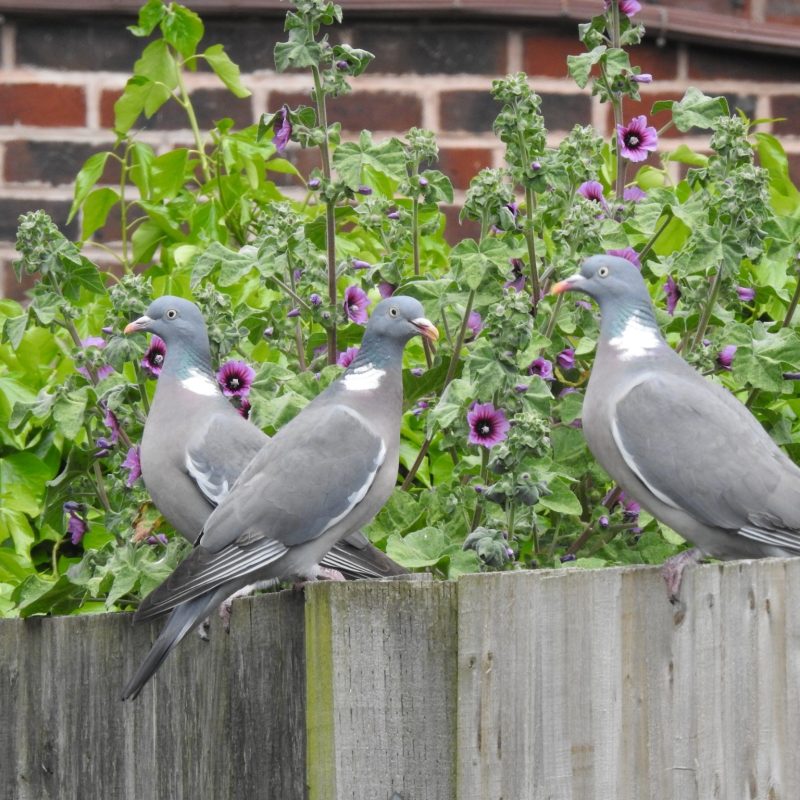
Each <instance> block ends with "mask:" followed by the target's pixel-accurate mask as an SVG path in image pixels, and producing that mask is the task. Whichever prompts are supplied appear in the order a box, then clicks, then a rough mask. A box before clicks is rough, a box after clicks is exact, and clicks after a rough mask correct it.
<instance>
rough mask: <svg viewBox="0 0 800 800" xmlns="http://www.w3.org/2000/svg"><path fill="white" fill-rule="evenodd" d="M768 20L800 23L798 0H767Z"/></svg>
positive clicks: (791, 23) (792, 23)
mask: <svg viewBox="0 0 800 800" xmlns="http://www.w3.org/2000/svg"><path fill="white" fill-rule="evenodd" d="M767 21H768V22H778V23H782V24H784V25H786V24H787V23H788V24H789V25H800V6H798V5H797V0H767Z"/></svg>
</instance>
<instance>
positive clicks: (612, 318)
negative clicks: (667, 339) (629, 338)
mask: <svg viewBox="0 0 800 800" xmlns="http://www.w3.org/2000/svg"><path fill="white" fill-rule="evenodd" d="M603 306H606V307H603ZM600 314H601V316H602V319H601V321H600V332H601V334H602V335H603V337H604V338H607V339H613V338H615V337H617V336H621V335H622V334H623V333H624V331H625V329H626V327H627V326H628V325H629V323H630V322H631V321H633V320H636V322H638V323H639V324H640V325H641V326H642V327H644V328H650V329H652V330H653V331H655V333H656V334H657V335H658V337H659V338H663V337H662V336H661V330H660V329H659V327H658V323H657V322H656V317H655V313H654V312H653V305H652V303H651V302H650V301H649V299H648V300H647V301H646V302H645V301H636V300H629V301H619V300H613V301H611V302H609V303H605V304H603V305H601V307H600Z"/></svg>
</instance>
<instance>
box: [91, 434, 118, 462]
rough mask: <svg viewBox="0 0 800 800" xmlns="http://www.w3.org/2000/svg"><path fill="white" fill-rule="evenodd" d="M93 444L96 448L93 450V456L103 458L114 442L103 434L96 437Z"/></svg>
mask: <svg viewBox="0 0 800 800" xmlns="http://www.w3.org/2000/svg"><path fill="white" fill-rule="evenodd" d="M94 446H95V448H96V449H95V451H94V457H95V458H105V457H106V456H107V455H108V454H109V453H110V452H111V448H112V447H113V446H114V443H113V442H112V441H111V440H110V439H107V438H106V437H105V436H99V437H98V438H97V439H95V443H94Z"/></svg>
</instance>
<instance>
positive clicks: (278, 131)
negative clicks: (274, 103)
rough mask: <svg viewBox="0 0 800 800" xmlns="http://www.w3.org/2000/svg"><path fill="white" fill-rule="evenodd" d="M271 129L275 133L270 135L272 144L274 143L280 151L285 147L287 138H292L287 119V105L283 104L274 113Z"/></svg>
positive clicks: (290, 127)
mask: <svg viewBox="0 0 800 800" xmlns="http://www.w3.org/2000/svg"><path fill="white" fill-rule="evenodd" d="M272 130H273V132H274V134H275V135H274V136H273V137H272V144H274V145H275V149H276V150H277V151H278V152H279V153H282V152H283V151H284V150H285V149H286V145H287V144H289V140H290V139H291V138H292V123H291V121H290V120H289V106H283V108H281V110H280V111H279V112H278V113H277V114H276V115H275V118H274V119H273V121H272Z"/></svg>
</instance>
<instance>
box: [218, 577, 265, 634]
mask: <svg viewBox="0 0 800 800" xmlns="http://www.w3.org/2000/svg"><path fill="white" fill-rule="evenodd" d="M276 583H277V581H275V580H272V579H270V580H266V581H257V582H256V583H251V584H248V585H247V586H243V587H242V588H241V589H239V590H238V591H236V592H234V593H233V594H232V595H231V596H230V597H228V598H226V599H225V600H223V601H222V602H221V603H220V606H219V618H220V619H221V620H222V627H223V628H224V629H225V633H230V629H231V607H232V606H233V601H234V600H236V599H238V598H239V597H250V595H252V594H255V593H256V592H257V591H259V590H260V589H270V588H272V587H273V586H274V585H275V584H276Z"/></svg>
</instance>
